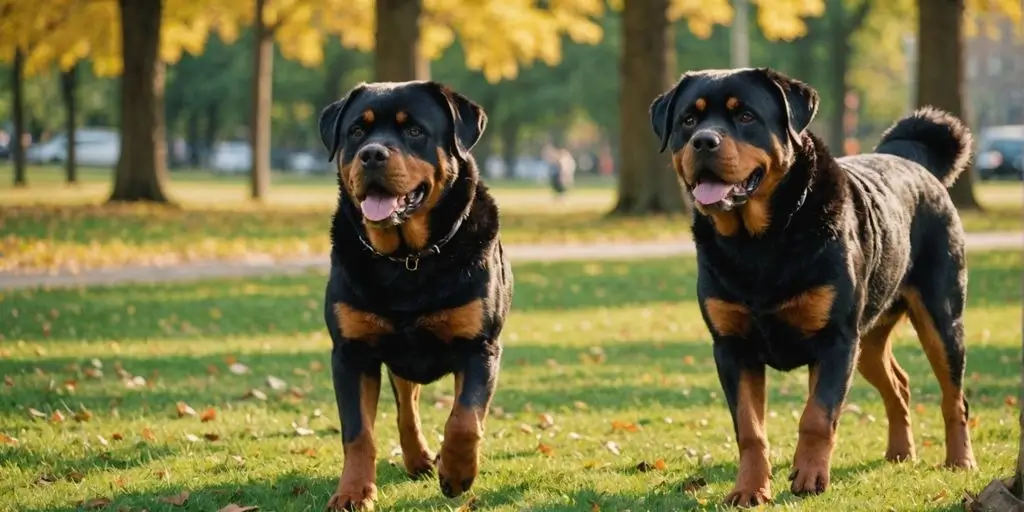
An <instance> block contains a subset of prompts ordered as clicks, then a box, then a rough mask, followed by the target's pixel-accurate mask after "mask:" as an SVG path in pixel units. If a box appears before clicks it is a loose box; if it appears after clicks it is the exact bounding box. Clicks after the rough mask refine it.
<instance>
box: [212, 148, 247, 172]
mask: <svg viewBox="0 0 1024 512" xmlns="http://www.w3.org/2000/svg"><path fill="white" fill-rule="evenodd" d="M210 167H212V168H213V171H214V172H215V173H217V174H245V173H247V172H249V170H250V169H252V149H251V148H250V146H249V144H248V143H246V142H218V143H217V144H215V145H214V146H213V154H212V155H210Z"/></svg>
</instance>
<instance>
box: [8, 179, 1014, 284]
mask: <svg viewBox="0 0 1024 512" xmlns="http://www.w3.org/2000/svg"><path fill="white" fill-rule="evenodd" d="M61 176H62V175H61V171H60V170H59V169H56V168H52V167H39V168H35V167H34V168H31V169H30V173H29V180H30V184H31V186H30V187H29V188H27V189H14V188H12V187H11V186H10V185H9V183H10V168H9V167H7V168H0V255H2V258H0V272H33V271H53V270H69V271H77V270H84V269H92V268H103V267H113V266H119V265H125V264H134V265H165V264H173V263H180V262H185V261H203V260H244V259H252V258H258V259H266V258H295V257H303V256H319V255H322V254H326V252H327V250H328V249H329V243H330V241H329V237H328V228H329V225H330V215H331V212H332V210H333V207H334V204H335V201H336V200H337V196H336V190H337V189H336V184H335V183H334V179H333V178H332V177H330V176H318V177H302V176H294V175H287V174H281V175H275V177H274V180H273V183H274V185H273V186H272V187H271V194H270V197H269V199H268V201H267V204H265V205H255V204H253V203H251V202H249V201H248V200H247V188H246V186H247V185H246V183H245V181H244V177H217V176H214V175H212V174H209V173H202V172H195V171H184V172H174V173H172V174H171V176H172V177H171V182H170V183H171V185H170V194H171V196H172V197H173V198H174V199H175V200H176V201H178V202H179V203H180V204H181V206H182V207H181V208H176V209H171V208H164V207H154V206H145V205H121V206H116V207H110V206H100V204H101V203H102V201H103V200H104V198H105V197H106V194H107V193H108V190H109V186H110V184H109V172H107V171H100V170H83V171H82V184H81V185H79V186H77V187H68V186H66V185H64V184H63V183H62V182H61ZM492 189H493V191H494V194H495V196H496V198H497V200H498V204H499V207H500V208H501V221H502V238H503V240H504V241H505V242H506V243H509V244H531V243H543V244H575V243H590V242H626V241H641V240H642V241H676V240H680V239H685V238H688V237H689V227H688V220H687V219H686V218H684V217H681V216H667V215H655V216H650V217H642V218H637V217H632V218H628V217H627V218H623V217H609V216H607V212H608V211H609V210H611V208H612V206H613V204H614V202H615V191H614V188H613V182H612V181H610V180H609V179H607V178H604V179H600V178H586V179H581V180H580V184H579V188H577V189H574V190H572V191H571V192H570V193H569V194H568V196H567V197H565V198H564V199H563V200H561V201H555V200H554V199H553V196H552V193H551V191H550V190H548V189H547V188H545V187H544V186H543V185H542V184H536V183H532V184H531V183H523V182H509V181H495V182H494V183H493V184H492ZM978 194H979V197H980V198H981V200H982V202H983V203H984V204H985V206H986V207H987V210H986V211H985V212H984V213H973V212H969V213H966V214H964V216H963V221H964V225H965V227H966V229H967V230H968V231H1019V230H1021V229H1022V228H1024V225H1022V221H1021V219H1022V218H1024V190H1022V188H1021V185H1020V183H999V184H981V185H979V186H978Z"/></svg>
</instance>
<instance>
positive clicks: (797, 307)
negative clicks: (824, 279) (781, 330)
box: [775, 285, 836, 338]
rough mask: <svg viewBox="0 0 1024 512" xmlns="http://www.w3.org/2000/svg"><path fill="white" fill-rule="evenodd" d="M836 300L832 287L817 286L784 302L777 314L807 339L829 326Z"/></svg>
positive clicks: (776, 311)
mask: <svg viewBox="0 0 1024 512" xmlns="http://www.w3.org/2000/svg"><path fill="white" fill-rule="evenodd" d="M835 298H836V290H835V288H834V287H832V285H824V286H817V287H814V288H811V289H809V290H807V291H805V292H803V293H801V294H799V295H797V296H796V297H793V298H791V299H789V300H787V301H785V302H783V303H782V304H781V305H780V306H779V307H778V309H776V310H775V314H776V315H778V317H779V318H780V319H781V320H782V321H783V322H786V323H787V324H789V325H791V326H793V327H795V328H797V329H798V330H799V331H800V332H801V333H803V335H804V337H805V338H806V337H809V336H811V335H813V334H814V333H816V332H818V331H820V330H822V329H824V328H825V326H826V325H828V319H829V317H830V315H831V313H832V303H833V302H834V301H835Z"/></svg>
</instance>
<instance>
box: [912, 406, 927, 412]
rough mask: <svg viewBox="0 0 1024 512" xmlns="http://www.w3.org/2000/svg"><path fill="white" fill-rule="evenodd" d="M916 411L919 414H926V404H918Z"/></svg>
mask: <svg viewBox="0 0 1024 512" xmlns="http://www.w3.org/2000/svg"><path fill="white" fill-rule="evenodd" d="M914 410H915V411H917V413H918V414H924V413H925V411H926V409H925V408H924V404H917V407H915V408H914Z"/></svg>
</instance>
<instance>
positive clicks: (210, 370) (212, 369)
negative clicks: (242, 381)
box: [206, 364, 220, 375]
mask: <svg viewBox="0 0 1024 512" xmlns="http://www.w3.org/2000/svg"><path fill="white" fill-rule="evenodd" d="M206 374H207V375H219V374H220V369H219V368H217V365H215V364H208V365H206Z"/></svg>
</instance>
